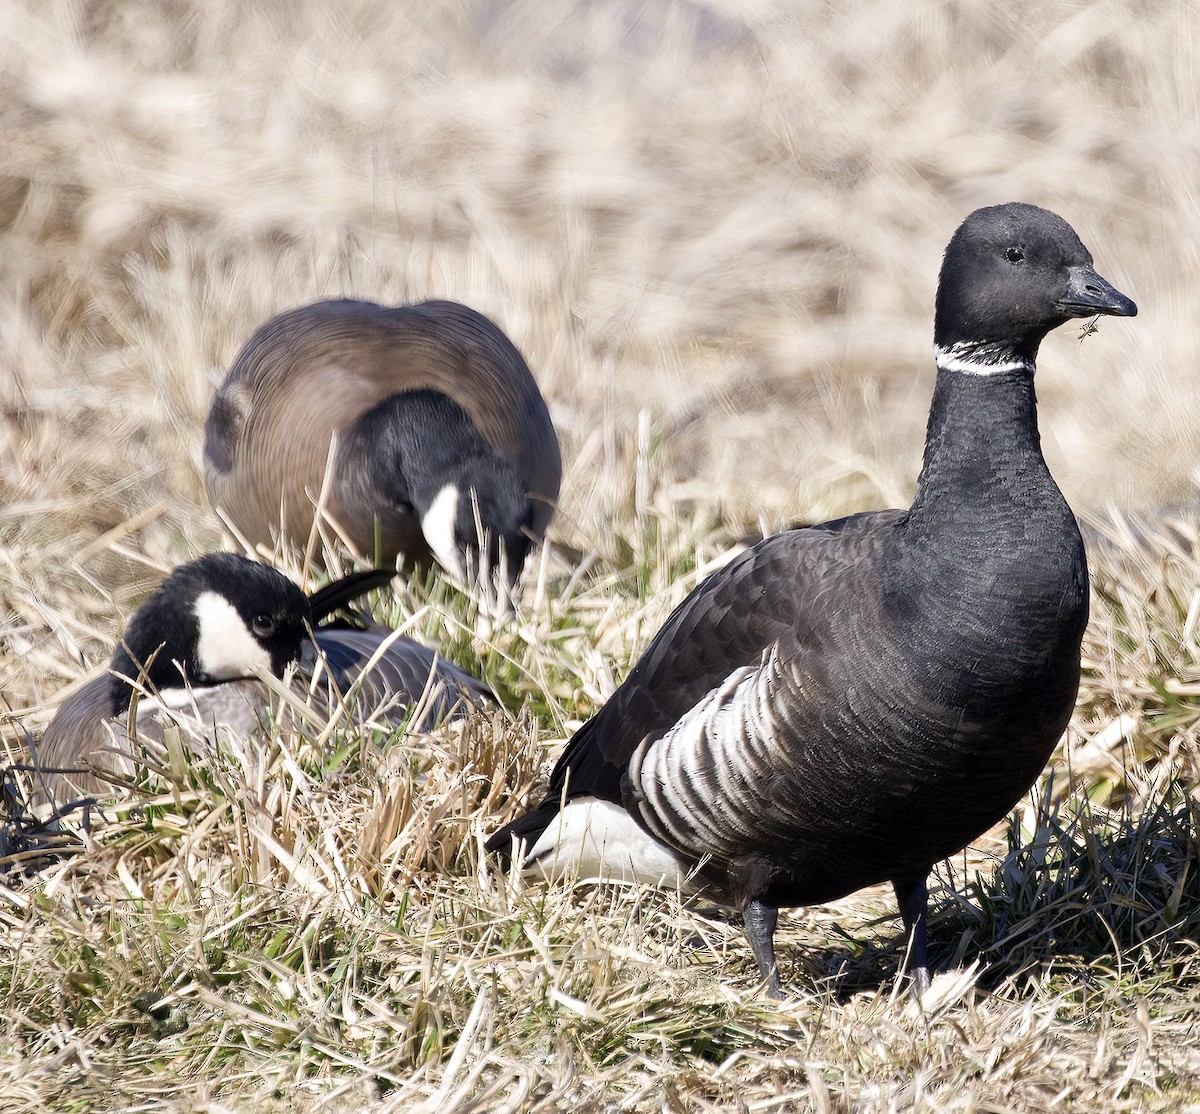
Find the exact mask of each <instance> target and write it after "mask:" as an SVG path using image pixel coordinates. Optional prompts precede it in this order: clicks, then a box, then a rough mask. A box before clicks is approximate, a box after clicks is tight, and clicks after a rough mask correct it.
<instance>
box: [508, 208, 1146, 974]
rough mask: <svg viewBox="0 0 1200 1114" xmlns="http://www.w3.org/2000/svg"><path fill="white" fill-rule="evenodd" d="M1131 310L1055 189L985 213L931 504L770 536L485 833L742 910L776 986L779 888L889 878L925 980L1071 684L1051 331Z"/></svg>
mask: <svg viewBox="0 0 1200 1114" xmlns="http://www.w3.org/2000/svg"><path fill="white" fill-rule="evenodd" d="M1136 312H1137V307H1136V306H1135V305H1134V303H1133V302H1132V301H1130V299H1128V298H1127V297H1125V296H1124V295H1123V294H1121V293H1119V292H1118V291H1117V290H1115V289H1114V288H1113V287H1112V286H1111V285H1110V284H1109V283H1108V282H1106V281H1105V280H1104V279H1103V278H1101V277H1100V276H1099V275H1098V274H1097V273H1096V271H1095V270H1094V269H1093V266H1092V257H1091V255H1090V254H1089V252H1088V250H1087V248H1085V247H1084V246H1083V244H1082V243H1081V242H1080V240H1079V237H1078V236H1077V235H1076V234H1075V232H1074V231H1073V230H1072V229H1071V227H1070V226H1069V225H1068V224H1067V223H1066V222H1065V221H1064V220H1062V218H1060V217H1058V216H1056V215H1055V214H1054V213H1050V212H1047V211H1046V210H1044V209H1039V208H1036V207H1035V206H1032V205H1024V204H1009V205H998V206H994V207H991V208H986V209H979V210H977V211H976V212H974V213H972V214H971V215H970V216H969V217H967V219H966V220H965V221H964V222H963V224H962V225H961V227H960V228H959V229H958V230H957V231H956V232H955V234H954V236H953V238H952V239H951V241H950V244H949V246H948V247H947V249H946V254H945V259H944V262H943V264H942V270H941V276H940V281H939V285H938V293H937V308H936V318H935V323H934V355H935V358H936V362H937V384H936V387H935V389H934V394H933V402H932V406H931V408H930V413H929V426H928V435H927V439H926V446H925V458H924V464H923V467H922V470H921V474H920V477H919V479H918V482H917V491H916V496H915V498H914V500H913V504H912V506H911V507H910V508H909V509H908V510H906V511H898V510H891V511H879V512H872V513H866V514H857V515H852V516H851V517H849V518H844V519H840V520H838V521H835V522H827V523H824V524H822V525H818V526H812V527H808V528H803V529H795V530H789V531H787V532H785V533H781V534H777V535H774V536H772V537H769V538H767V539H765V540H764V541H762V542H760V543H759V544H757V545H755V546H754V547H753V548H752V549H750V550H748V551H747V552H745V553H744V554H742V555H741V556H740V557H739V558H737V559H736V560H735V561H733V562H732V563H731V564H730V565H728V566H726V567H725V568H723V569H722V570H721V571H720V572H718V573H716V574H714V575H713V576H711V577H709V579H707V580H706V581H704V582H703V583H702V584H701V585H700V586H699V587H698V588H697V589H696V590H695V591H693V592H692V593H691V595H689V596H688V597H687V599H685V600H684V601H683V603H682V604H680V605H679V607H677V608H676V609H675V611H674V613H673V614H672V615H671V616H670V618H669V619H668V620H667V622H666V624H665V625H664V626H663V628H662V629H661V630H660V631H659V633H658V635H657V636H656V637H655V638H654V640H653V641H652V642H651V644H650V646H649V648H648V649H647V650H646V652H645V654H644V655H643V656H642V658H641V660H640V661H639V662H638V663H637V665H636V666H635V667H634V669H633V671H632V673H630V675H629V676H628V678H627V679H626V680H625V682H624V683H623V684H622V685H621V686H620V687H619V688H618V689H617V691H616V692H615V693H614V694H613V696H612V698H611V699H610V700H609V701H608V703H607V704H605V705H604V707H603V708H601V710H600V711H599V712H598V713H597V714H596V715H595V716H594V717H593V718H592V719H591V720H589V721H588V722H587V723H586V724H584V726H583V727H582V728H581V729H580V730H579V731H578V733H577V734H576V735H575V737H574V738H573V739H572V740H571V742H570V743H569V745H568V746H567V748H566V750H565V752H564V753H563V755H562V757H561V758H560V760H559V762H558V764H557V766H556V767H555V769H554V772H553V775H552V778H551V785H550V790H549V792H548V794H547V795H546V798H545V800H544V801H543V802H542V803H541V804H540V805H539V806H538V807H537V808H535V809H533V810H532V811H531V812H528V813H526V814H525V815H523V816H520V817H519V818H518V819H516V820H514V821H513V822H512V823H510V824H508V825H506V826H505V827H503V828H501V829H500V830H499V831H498V832H497V833H496V834H495V835H494V836H493V837H492V838H491V840H490V841H489V843H488V848H489V850H491V851H493V852H495V853H496V854H497V855H498V856H499V857H500V859H501V861H502V862H503V863H504V864H505V865H507V864H508V863H509V862H510V861H511V859H512V857H513V856H514V855H515V856H517V858H518V863H519V868H520V870H521V872H522V873H523V874H524V875H526V876H529V877H536V876H539V875H547V876H561V875H564V874H565V875H568V876H574V877H582V878H590V877H597V876H604V877H624V878H629V879H638V880H644V881H649V882H651V883H656V882H660V881H663V880H666V881H669V882H670V883H672V884H678V885H681V886H682V887H683V888H684V889H685V890H688V889H691V890H695V891H699V892H701V893H703V894H705V895H707V896H708V897H709V898H712V899H715V900H716V901H718V902H722V903H725V904H727V905H730V906H733V907H736V908H737V909H740V910H741V911H742V913H743V916H744V923H745V928H746V933H747V935H748V937H749V941H750V944H751V947H752V950H753V952H754V956H755V959H756V961H757V964H758V968H759V971H760V973H761V975H762V976H763V978H764V979H766V980H767V984H768V988H769V990H770V991H771V992H772V993H774V994H778V993H779V990H780V984H779V976H778V972H777V969H776V963H775V949H774V931H775V924H776V918H777V911H778V909H779V908H780V907H781V906H784V907H788V906H796V905H804V904H809V903H813V902H824V901H831V900H834V899H836V898H839V897H842V896H844V895H846V894H849V893H852V892H853V891H855V890H858V889H860V888H862V887H864V886H869V885H872V884H874V883H878V882H884V881H890V882H891V883H892V885H893V886H894V888H895V891H896V895H897V897H898V899H899V905H900V912H901V914H902V916H903V919H904V923H905V926H906V929H907V930H908V931H909V932H910V933H911V952H910V957H911V964H912V966H913V967H914V968H915V971H914V975H915V985H916V987H917V989H918V990H921V989H923V988H924V987H925V986H927V985H928V979H929V974H928V964H927V958H926V930H925V916H926V905H927V894H926V878H927V875H928V873H929V871H930V869H931V867H932V865H933V864H934V863H936V862H938V861H939V860H941V859H943V858H945V857H947V856H948V855H951V854H953V853H954V852H956V851H958V850H959V849H960V848H962V847H963V846H965V845H966V844H967V843H968V842H970V841H971V840H972V839H974V838H976V837H977V836H978V835H980V834H981V833H982V832H984V831H986V830H987V829H988V828H989V827H991V826H992V825H993V824H995V823H996V822H997V821H998V820H1000V819H1001V818H1002V817H1003V816H1004V814H1005V813H1006V812H1007V811H1008V810H1009V809H1011V808H1012V807H1013V805H1014V804H1015V803H1016V802H1017V801H1018V799H1019V798H1020V796H1021V794H1023V793H1024V792H1025V791H1026V790H1027V789H1028V788H1029V786H1030V784H1031V783H1032V782H1033V781H1034V779H1035V778H1036V777H1037V775H1038V773H1039V771H1040V770H1041V769H1042V767H1043V765H1044V764H1045V762H1046V760H1047V759H1048V758H1049V756H1050V753H1051V752H1052V750H1053V749H1054V746H1055V744H1056V742H1057V741H1058V739H1059V737H1060V736H1061V734H1062V732H1063V730H1064V728H1065V727H1066V725H1067V721H1068V720H1069V718H1070V716H1071V712H1072V708H1073V706H1074V702H1075V695H1076V690H1077V688H1078V684H1079V667H1080V640H1081V638H1082V635H1083V630H1084V626H1085V624H1086V622H1087V615H1088V571H1087V562H1086V559H1085V556H1084V549H1083V544H1082V542H1081V540H1080V536H1079V530H1078V528H1077V527H1076V524H1075V518H1074V516H1073V515H1072V513H1071V510H1070V508H1069V507H1068V506H1067V504H1066V502H1065V501H1064V499H1063V496H1062V494H1061V493H1060V491H1059V489H1058V487H1057V486H1056V485H1055V483H1054V480H1053V478H1052V477H1051V475H1050V472H1049V471H1048V470H1047V468H1046V463H1045V461H1044V460H1043V458H1042V452H1041V448H1040V446H1039V439H1038V429H1037V420H1036V410H1035V399H1034V386H1033V375H1034V360H1035V357H1036V356H1037V351H1038V346H1039V344H1040V342H1041V340H1042V338H1043V337H1044V336H1045V335H1046V334H1047V333H1048V332H1049V331H1050V330H1051V329H1054V328H1056V327H1057V326H1059V325H1061V324H1063V323H1064V322H1066V321H1067V320H1069V319H1070V318H1078V317H1088V316H1091V315H1093V314H1113V315H1116V316H1132V315H1134V314H1135V313H1136Z"/></svg>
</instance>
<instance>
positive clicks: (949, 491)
mask: <svg viewBox="0 0 1200 1114" xmlns="http://www.w3.org/2000/svg"><path fill="white" fill-rule="evenodd" d="M1039 506H1040V507H1042V508H1047V509H1048V508H1049V507H1051V506H1053V507H1059V506H1062V507H1064V508H1065V503H1064V502H1063V498H1062V495H1061V493H1060V492H1059V490H1058V486H1057V485H1056V484H1055V482H1054V479H1053V477H1052V476H1051V475H1050V471H1049V469H1048V468H1047V467H1046V461H1045V459H1044V457H1043V456H1042V447H1041V437H1040V435H1039V433H1038V427H1037V399H1036V396H1035V393H1034V386H1033V371H1032V368H1031V369H1030V370H1028V371H1026V370H1016V369H1014V370H1009V371H997V372H993V373H990V374H987V375H978V374H972V373H970V372H964V371H958V370H951V369H949V368H947V367H944V366H942V367H939V368H938V377H937V385H936V386H935V388H934V392H933V402H932V404H931V406H930V410H929V425H928V429H927V432H926V438H925V459H924V463H923V465H922V467H921V474H920V477H919V478H918V480H917V493H916V497H915V498H914V500H913V505H912V510H911V512H910V514H909V520H910V523H911V524H912V525H914V526H927V527H931V528H932V527H936V526H938V525H939V524H941V525H944V526H945V527H947V528H949V529H951V530H953V531H956V532H961V531H964V530H966V531H970V530H972V527H973V526H975V527H978V528H985V527H986V516H984V517H981V515H984V512H985V510H987V509H988V508H990V509H992V510H993V511H994V512H997V513H1001V514H1004V515H1006V516H1007V515H1020V516H1026V515H1028V514H1030V513H1031V512H1034V511H1035V509H1036V508H1038V507H1039Z"/></svg>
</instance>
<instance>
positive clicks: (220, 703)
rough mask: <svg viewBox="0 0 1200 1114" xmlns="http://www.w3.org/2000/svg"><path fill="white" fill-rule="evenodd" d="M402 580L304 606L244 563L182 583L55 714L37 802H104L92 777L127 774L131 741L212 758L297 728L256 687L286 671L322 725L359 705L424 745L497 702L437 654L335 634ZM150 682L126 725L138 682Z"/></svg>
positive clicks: (355, 581) (207, 567)
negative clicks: (275, 730)
mask: <svg viewBox="0 0 1200 1114" xmlns="http://www.w3.org/2000/svg"><path fill="white" fill-rule="evenodd" d="M393 575H394V574H393V572H392V571H391V570H372V571H370V572H366V573H356V574H352V575H351V576H348V577H343V578H342V579H340V580H337V581H334V582H333V583H331V584H329V585H326V586H325V587H324V588H322V589H320V590H319V591H318V592H316V593H314V594H313V595H312V596H311V597H305V595H304V594H303V593H302V592H301V591H300V590H299V589H298V588H297V587H296V586H295V585H293V584H292V583H291V582H290V581H289V580H287V578H286V577H284V576H283V575H282V574H281V573H278V572H276V571H275V570H274V569H271V568H269V567H267V566H264V565H260V564H258V563H257V562H253V561H250V560H248V559H246V558H244V557H240V556H236V555H234V554H226V553H220V554H210V555H209V556H207V557H202V558H200V559H199V560H197V561H192V562H189V563H188V564H187V565H183V566H181V567H180V568H178V569H176V570H175V572H174V573H173V574H172V575H171V576H170V577H169V578H168V579H167V580H166V581H164V583H163V584H162V585H160V586H159V588H158V589H157V590H156V591H155V592H154V593H153V594H152V595H151V596H150V597H148V599H147V600H146V602H145V603H143V604H142V606H141V607H140V608H139V609H138V611H137V612H136V613H135V615H134V616H133V618H132V619H131V620H130V622H129V625H128V627H127V628H126V631H125V634H124V635H123V637H122V639H121V642H120V644H119V645H118V648H117V650H116V651H115V653H114V655H113V660H112V663H111V665H110V669H109V671H108V672H107V673H105V674H104V675H103V676H100V677H96V678H93V679H92V680H91V681H89V682H87V683H86V684H85V685H83V686H82V687H81V688H80V689H78V690H77V691H76V692H74V693H73V694H72V695H71V696H70V697H68V699H67V700H65V701H64V702H63V704H62V705H61V707H60V708H59V709H58V711H57V713H56V714H55V717H54V719H53V720H52V721H51V723H50V725H49V726H48V727H47V729H46V731H45V734H44V735H43V737H42V739H41V741H40V743H39V744H38V745H37V748H36V751H35V755H34V758H35V763H34V764H35V766H36V767H37V768H38V769H39V770H40V771H41V776H40V779H39V781H40V788H41V789H42V791H43V792H44V793H46V794H47V795H49V796H51V797H56V798H61V797H63V796H65V795H69V794H72V793H79V792H84V793H90V792H96V791H97V790H99V789H101V788H102V787H103V784H104V782H103V779H102V778H101V777H98V776H97V775H96V773H93V772H89V771H102V772H108V773H128V772H130V771H131V770H132V760H131V755H130V746H129V741H128V740H129V736H130V735H131V734H134V735H137V736H139V737H143V738H145V739H149V740H153V741H157V742H162V740H163V738H164V734H163V731H164V728H165V727H167V726H178V727H180V728H182V729H183V731H184V733H185V735H186V736H187V737H188V738H189V739H190V740H192V742H193V743H195V744H204V743H205V742H206V741H210V740H211V739H212V738H214V737H216V736H218V735H222V736H225V737H227V738H238V739H241V738H244V737H246V736H248V735H249V734H251V733H252V732H254V731H255V730H257V729H258V728H260V727H261V726H263V725H264V724H265V723H266V722H267V721H268V719H269V718H272V717H274V718H275V719H276V722H280V723H284V724H287V723H293V722H295V714H294V710H293V709H292V708H290V707H289V706H288V704H287V703H281V702H280V701H279V699H278V698H277V697H275V696H274V695H273V694H272V692H271V690H270V688H269V686H268V685H267V683H266V682H265V681H264V680H262V679H260V675H261V673H263V672H269V673H272V674H274V675H275V676H280V677H281V676H282V675H283V674H284V672H285V670H286V669H287V668H288V667H289V666H299V669H298V671H297V674H296V676H295V679H294V680H293V683H292V684H293V691H294V692H295V694H296V696H297V697H298V698H299V699H300V700H303V701H305V702H306V703H307V705H308V706H309V707H310V708H311V709H312V712H313V714H314V715H315V716H316V717H317V718H320V717H323V716H328V715H330V714H332V713H333V712H334V710H335V709H336V708H337V707H338V702H339V700H340V699H343V698H346V697H348V696H349V697H350V699H349V700H347V702H346V706H347V709H348V711H349V714H350V715H351V717H352V718H353V719H354V720H355V721H357V722H361V723H365V722H367V721H368V720H370V721H376V722H383V723H385V724H386V723H397V722H401V721H404V720H406V719H407V720H408V721H409V723H408V725H409V727H410V728H411V729H413V730H417V731H424V730H429V729H430V728H431V727H433V726H434V725H435V724H436V723H437V722H439V721H441V720H443V719H446V718H449V717H452V716H455V715H458V714H461V713H462V712H463V711H465V710H467V709H468V708H470V707H473V706H478V705H481V704H483V703H485V702H487V701H488V700H490V699H491V694H490V692H489V690H488V689H487V688H486V686H484V684H483V683H482V682H481V681H479V680H477V679H476V678H474V677H472V676H471V675H470V674H469V673H467V672H466V671H465V670H463V669H461V668H459V667H458V666H456V665H454V664H453V663H452V662H448V661H446V660H445V659H444V658H442V657H441V656H440V655H438V654H437V652H436V651H434V650H432V649H430V648H429V647H427V646H423V645H421V644H420V643H418V642H415V641H414V640H412V639H410V638H405V637H401V636H397V635H396V633H395V632H394V631H392V630H390V629H389V628H386V627H381V626H379V625H377V624H371V625H370V626H369V627H368V629H366V630H359V629H354V628H351V627H343V626H340V625H337V624H335V623H333V622H329V621H326V620H328V617H329V616H330V615H332V613H333V612H334V611H336V610H337V609H339V608H340V607H342V606H344V605H345V604H347V603H349V602H350V601H351V600H353V599H354V598H356V597H357V596H361V595H363V594H365V593H366V592H367V591H370V590H372V589H374V588H378V587H382V586H383V585H384V584H386V583H387V582H388V581H389V580H390V579H391V577H392V576H393ZM372 662H373V664H371V663H372ZM368 666H370V668H368ZM364 670H365V672H364ZM314 676H315V678H316V679H315V681H314ZM142 678H144V681H142V682H141V683H140V684H139V690H141V689H144V690H145V691H144V692H143V691H139V695H138V696H137V698H136V705H135V706H136V722H135V723H133V724H130V722H129V720H130V708H131V702H132V701H133V694H134V689H133V687H132V686H131V684H130V681H131V680H132V681H139V680H140V679H142ZM410 716H411V717H412V718H410ZM295 725H296V726H297V727H303V726H304V723H303V722H295Z"/></svg>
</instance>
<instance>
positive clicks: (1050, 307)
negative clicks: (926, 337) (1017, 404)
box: [934, 202, 1137, 370]
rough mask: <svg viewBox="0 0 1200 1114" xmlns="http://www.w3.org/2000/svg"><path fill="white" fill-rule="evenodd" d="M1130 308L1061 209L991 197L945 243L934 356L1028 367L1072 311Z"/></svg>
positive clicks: (1128, 311)
mask: <svg viewBox="0 0 1200 1114" xmlns="http://www.w3.org/2000/svg"><path fill="white" fill-rule="evenodd" d="M1136 313H1137V306H1136V305H1134V303H1133V302H1132V301H1131V300H1130V299H1129V298H1127V297H1125V295H1124V294H1122V293H1120V291H1118V290H1117V289H1116V288H1115V287H1113V286H1112V284H1111V283H1109V282H1108V281H1107V280H1106V279H1103V278H1101V277H1100V275H1098V274H1097V273H1096V271H1095V268H1094V267H1093V266H1092V256H1091V253H1090V252H1089V251H1088V249H1087V248H1086V247H1084V246H1083V243H1082V242H1081V241H1080V239H1079V237H1078V236H1077V235H1076V234H1075V230H1074V229H1073V228H1072V227H1071V226H1070V225H1069V224H1067V222H1066V221H1065V220H1063V219H1062V217H1060V216H1058V215H1057V214H1055V213H1051V212H1050V211H1049V210H1047V209H1039V208H1038V207H1037V206H1036V205H1025V204H1022V203H1019V202H1012V203H1010V204H1007V205H993V206H991V207H989V208H986V209H976V210H975V212H973V213H972V214H971V215H970V216H968V217H967V219H966V220H964V221H963V222H962V224H961V225H960V226H959V228H958V231H956V232H955V233H954V236H953V237H952V238H951V240H950V243H949V245H948V246H947V248H946V255H945V258H944V259H943V261H942V271H941V276H940V278H939V281H938V293H937V312H936V315H935V318H934V345H935V347H936V349H937V352H938V357H939V363H941V362H947V363H949V362H952V361H955V360H957V361H960V362H962V363H964V364H967V365H971V366H974V367H975V368H978V369H981V370H987V369H988V368H990V367H994V368H996V369H997V370H999V369H1000V368H1001V367H1004V366H1028V367H1032V366H1033V362H1034V360H1035V359H1036V357H1037V350H1038V345H1039V344H1041V342H1042V338H1043V337H1044V336H1045V335H1046V334H1047V333H1048V332H1050V330H1051V329H1055V328H1057V327H1058V326H1059V325H1061V324H1063V323H1064V322H1065V321H1068V320H1069V319H1071V318H1072V317H1091V316H1093V315H1094V314H1111V315H1113V316H1117V317H1132V316H1134V315H1135V314H1136Z"/></svg>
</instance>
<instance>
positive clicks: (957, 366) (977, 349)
mask: <svg viewBox="0 0 1200 1114" xmlns="http://www.w3.org/2000/svg"><path fill="white" fill-rule="evenodd" d="M989 356H990V358H989ZM933 358H934V360H935V361H936V362H937V366H938V367H939V368H941V369H942V370H943V371H961V372H964V373H965V374H967V375H999V374H1000V372H1002V371H1027V372H1029V373H1030V374H1031V375H1032V374H1033V361H1032V360H1018V359H1011V358H1010V359H1004V358H1002V357H1000V356H999V354H998V353H994V352H993V353H988V351H987V349H986V348H984V347H983V346H982V345H979V344H972V343H970V342H969V341H963V340H960V341H958V342H957V343H955V344H947V345H941V344H935V345H934V346H933Z"/></svg>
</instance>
